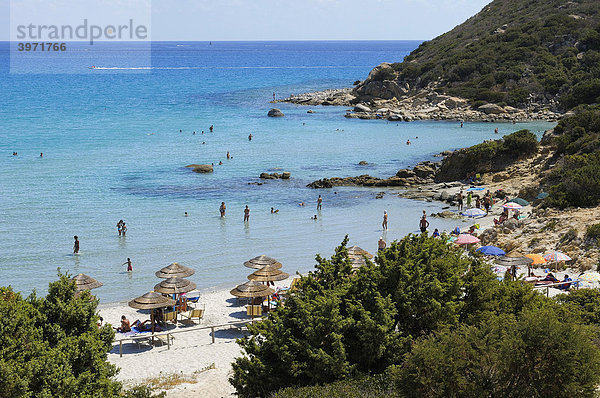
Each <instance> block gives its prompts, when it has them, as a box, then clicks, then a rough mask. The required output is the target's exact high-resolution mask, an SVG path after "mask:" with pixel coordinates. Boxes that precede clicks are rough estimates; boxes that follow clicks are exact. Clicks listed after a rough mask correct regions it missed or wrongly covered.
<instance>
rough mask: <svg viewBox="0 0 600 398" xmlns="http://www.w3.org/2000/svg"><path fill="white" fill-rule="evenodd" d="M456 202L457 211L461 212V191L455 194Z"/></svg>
mask: <svg viewBox="0 0 600 398" xmlns="http://www.w3.org/2000/svg"><path fill="white" fill-rule="evenodd" d="M456 200H457V201H458V210H459V211H460V210H462V209H463V193H462V191H459V192H458V193H457V194H456Z"/></svg>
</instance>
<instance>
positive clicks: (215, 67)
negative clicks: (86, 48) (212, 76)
mask: <svg viewBox="0 0 600 398" xmlns="http://www.w3.org/2000/svg"><path fill="white" fill-rule="evenodd" d="M368 67H369V66H367V65H364V66H361V65H353V66H345V65H323V66H138V67H119V66H110V67H108V66H96V67H93V68H91V69H100V70H188V69H348V68H368Z"/></svg>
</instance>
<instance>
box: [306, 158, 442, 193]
mask: <svg viewBox="0 0 600 398" xmlns="http://www.w3.org/2000/svg"><path fill="white" fill-rule="evenodd" d="M437 167H438V164H437V163H434V162H431V161H425V162H421V163H419V164H417V165H416V166H415V167H413V168H412V169H402V170H399V171H398V172H397V173H396V175H395V176H393V177H390V178H385V179H384V178H377V177H372V176H370V175H368V174H363V175H359V176H356V177H333V178H323V179H321V180H317V181H313V182H311V183H310V184H308V185H307V187H309V188H333V187H336V186H347V185H349V186H352V185H356V186H362V187H409V186H412V185H417V184H426V183H431V182H433V179H434V177H435V173H436V171H437Z"/></svg>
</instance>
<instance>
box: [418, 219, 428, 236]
mask: <svg viewBox="0 0 600 398" xmlns="http://www.w3.org/2000/svg"><path fill="white" fill-rule="evenodd" d="M419 228H420V229H421V233H423V232H426V231H427V228H429V221H427V218H426V217H425V216H423V217H421V221H420V222H419Z"/></svg>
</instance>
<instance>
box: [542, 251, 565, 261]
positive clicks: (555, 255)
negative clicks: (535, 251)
mask: <svg viewBox="0 0 600 398" xmlns="http://www.w3.org/2000/svg"><path fill="white" fill-rule="evenodd" d="M544 258H545V259H546V261H549V262H551V263H558V262H560V261H570V260H571V257H569V256H567V255H566V254H565V253H563V252H558V251H556V252H552V253H548V254H546V255H545V256H544Z"/></svg>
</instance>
